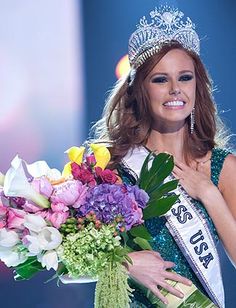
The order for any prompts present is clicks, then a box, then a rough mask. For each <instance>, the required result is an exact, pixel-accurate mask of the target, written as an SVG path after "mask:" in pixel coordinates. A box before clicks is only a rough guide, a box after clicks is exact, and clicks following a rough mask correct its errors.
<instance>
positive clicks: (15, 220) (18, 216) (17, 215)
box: [7, 208, 26, 230]
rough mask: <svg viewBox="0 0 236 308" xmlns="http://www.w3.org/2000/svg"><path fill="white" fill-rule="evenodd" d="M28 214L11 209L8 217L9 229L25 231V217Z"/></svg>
mask: <svg viewBox="0 0 236 308" xmlns="http://www.w3.org/2000/svg"><path fill="white" fill-rule="evenodd" d="M25 215H26V213H25V211H22V210H17V209H13V208H9V210H8V215H7V226H8V228H9V229H19V230H24V228H25V227H24V225H23V223H24V221H25V219H24V217H25Z"/></svg>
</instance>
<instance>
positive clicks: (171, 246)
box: [122, 148, 230, 308]
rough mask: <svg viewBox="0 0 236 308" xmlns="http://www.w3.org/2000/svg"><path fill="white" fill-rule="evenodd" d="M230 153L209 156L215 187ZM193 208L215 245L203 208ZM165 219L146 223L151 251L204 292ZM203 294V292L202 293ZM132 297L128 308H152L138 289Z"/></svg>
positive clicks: (217, 150)
mask: <svg viewBox="0 0 236 308" xmlns="http://www.w3.org/2000/svg"><path fill="white" fill-rule="evenodd" d="M229 153H230V152H228V151H226V150H224V149H220V148H214V149H213V150H212V156H211V180H212V182H213V183H214V184H215V185H216V186H217V185H218V181H219V175H220V172H221V169H222V167H223V163H224V160H225V158H226V156H227V155H228V154H229ZM122 177H123V180H124V181H125V182H127V183H130V182H131V178H130V177H129V174H127V173H124V172H123V173H122ZM195 206H196V207H198V208H199V209H200V211H201V212H202V215H204V216H205V218H206V219H207V221H208V223H209V226H210V230H211V231H212V234H213V237H214V239H215V241H216V243H217V242H218V241H219V239H218V235H217V232H216V229H215V226H214V224H213V222H212V220H211V218H210V216H209V215H208V213H207V211H206V210H205V208H204V206H203V205H202V204H201V202H199V201H197V200H196V201H195ZM165 223H166V219H165V217H156V218H152V219H149V220H147V221H146V227H147V228H148V230H149V232H150V234H151V235H152V241H151V245H152V248H153V250H156V251H158V252H159V253H160V254H161V256H162V258H163V259H164V260H167V261H172V262H174V263H175V264H176V266H175V267H174V268H173V270H174V271H175V272H177V273H179V274H180V275H182V276H184V277H187V278H188V279H190V280H191V281H192V282H193V283H194V284H195V285H196V286H197V287H198V288H199V289H200V290H201V291H203V292H204V290H203V288H202V285H201V283H200V281H199V280H198V278H197V276H196V275H195V273H194V272H193V270H192V269H191V267H190V265H189V264H188V262H187V260H186V259H185V257H184V255H183V253H182V252H181V250H180V249H179V247H178V246H177V244H176V243H175V241H174V239H173V237H172V236H171V234H170V232H169V230H168V229H167V227H166V226H165ZM204 293H205V292H204ZM133 294H134V297H133V299H132V304H131V306H130V307H136V308H152V307H153V305H151V304H150V302H149V301H147V299H146V298H145V297H144V296H143V294H142V292H141V291H140V290H138V289H136V290H135V291H134V293H133Z"/></svg>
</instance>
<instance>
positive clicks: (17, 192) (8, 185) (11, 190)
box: [3, 156, 50, 208]
mask: <svg viewBox="0 0 236 308" xmlns="http://www.w3.org/2000/svg"><path fill="white" fill-rule="evenodd" d="M3 191H4V194H5V195H6V196H8V197H22V198H26V199H29V200H31V201H33V202H34V203H36V204H37V205H39V206H40V207H42V208H48V207H49V206H50V202H49V200H48V199H47V198H45V197H44V196H42V195H40V194H39V193H38V192H37V191H36V190H35V189H34V188H33V187H32V186H31V184H30V183H29V182H28V179H27V177H26V174H25V171H24V167H23V161H22V160H21V159H20V158H19V157H18V156H16V157H15V158H14V159H13V161H12V162H11V167H10V169H9V170H8V171H7V173H6V175H5V178H4V186H3Z"/></svg>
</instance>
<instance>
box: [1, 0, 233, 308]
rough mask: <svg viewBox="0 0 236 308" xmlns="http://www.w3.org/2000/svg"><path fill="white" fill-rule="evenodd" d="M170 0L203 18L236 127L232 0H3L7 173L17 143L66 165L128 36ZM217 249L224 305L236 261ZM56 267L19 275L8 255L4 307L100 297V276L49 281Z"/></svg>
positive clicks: (218, 84)
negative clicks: (88, 280) (96, 280)
mask: <svg viewBox="0 0 236 308" xmlns="http://www.w3.org/2000/svg"><path fill="white" fill-rule="evenodd" d="M166 2H167V3H168V4H169V5H175V6H178V7H179V9H181V10H182V11H183V12H184V13H185V15H186V16H190V17H191V19H192V20H193V21H194V22H195V24H196V26H197V31H198V34H199V36H200V38H201V57H202V59H203V62H204V63H205V65H206V67H207V69H208V70H209V72H210V74H211V76H212V78H213V80H214V86H215V92H214V96H215V100H216V102H217V105H218V109H219V112H220V114H221V117H222V118H223V120H224V121H225V122H226V124H227V125H228V126H229V128H230V129H231V131H232V132H233V133H235V132H236V122H235V115H236V105H235V93H234V91H233V90H232V89H234V87H235V85H234V83H235V80H236V77H235V72H236V27H235V25H236V3H235V2H234V1H233V0H231V1H230V0H225V1H221V0H208V1H205V0H195V1H189V0H179V1H171V0H170V1H154V0H128V1H127V0H119V1H111V0H100V1H98V0H83V1H82V0H49V1H46V0H41V1H30V0H21V1H17V0H8V1H6V0H0V106H1V109H0V136H1V137H0V149H1V153H0V158H1V159H0V170H1V171H2V172H3V173H4V172H5V171H6V170H7V169H8V167H9V164H10V161H11V160H12V159H13V157H14V156H15V155H16V153H18V154H19V155H20V156H21V157H23V158H24V159H25V160H26V161H28V162H29V163H31V162H33V161H36V160H40V159H43V160H46V161H47V162H48V164H49V165H50V166H51V167H56V168H59V169H61V168H62V167H63V165H64V163H65V161H66V157H65V154H64V151H65V150H66V149H67V148H69V147H70V146H72V145H80V144H81V143H82V142H83V141H84V140H85V139H86V137H87V136H88V132H89V128H90V127H91V125H92V124H93V123H94V122H96V121H97V120H98V119H99V118H100V116H101V113H102V109H103V105H104V100H105V98H106V96H107V93H108V91H109V89H111V87H112V86H113V84H114V83H115V82H116V80H117V76H119V74H121V73H122V70H123V69H124V67H126V66H125V65H126V62H125V60H126V57H125V56H126V54H127V42H128V38H129V36H130V34H131V33H132V32H133V31H134V30H135V25H136V24H137V23H138V21H139V19H140V17H142V16H143V15H146V16H147V15H148V14H149V12H150V10H152V9H153V8H154V7H155V6H158V5H159V4H165V3H166ZM121 60H122V61H121ZM120 61H121V62H120ZM118 64H119V65H118ZM232 141H233V142H234V143H235V142H236V140H235V139H232ZM232 239H234V236H232ZM219 252H220V256H221V262H222V269H223V278H224V282H225V291H226V307H227V308H233V307H235V302H236V292H235V291H236V287H235V286H236V271H235V269H234V268H233V267H232V265H231V264H230V263H229V261H228V260H227V257H226V256H225V254H224V252H223V250H222V248H221V247H219ZM52 275H53V273H51V272H47V273H42V274H39V275H38V276H37V277H35V278H33V279H32V280H30V281H24V282H14V280H13V273H12V272H11V271H9V270H7V269H6V267H5V266H4V265H3V264H1V263H0V300H1V307H3V308H13V307H19V308H49V307H50V308H54V307H55V308H64V307H67V308H78V307H79V308H90V307H91V308H92V307H93V297H94V284H83V285H77V284H74V285H61V286H60V287H57V285H56V281H55V280H54V281H51V282H48V283H46V281H47V280H48V279H49V278H50V277H51V276H52Z"/></svg>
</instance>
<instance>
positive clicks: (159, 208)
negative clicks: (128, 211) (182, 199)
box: [143, 194, 179, 220]
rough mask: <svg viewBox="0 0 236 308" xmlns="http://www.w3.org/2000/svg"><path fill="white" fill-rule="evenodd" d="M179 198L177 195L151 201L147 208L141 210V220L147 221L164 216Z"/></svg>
mask: <svg viewBox="0 0 236 308" xmlns="http://www.w3.org/2000/svg"><path fill="white" fill-rule="evenodd" d="M178 198H179V196H178V195H175V194H174V195H171V196H167V197H165V198H162V199H159V200H153V201H152V202H150V203H149V204H148V206H147V207H146V208H145V209H144V210H143V218H144V219H145V220H146V219H149V218H153V217H157V216H158V217H159V216H161V215H164V214H165V213H167V212H168V211H169V209H170V208H171V207H172V205H173V204H174V203H175V202H176V200H177V199H178Z"/></svg>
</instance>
